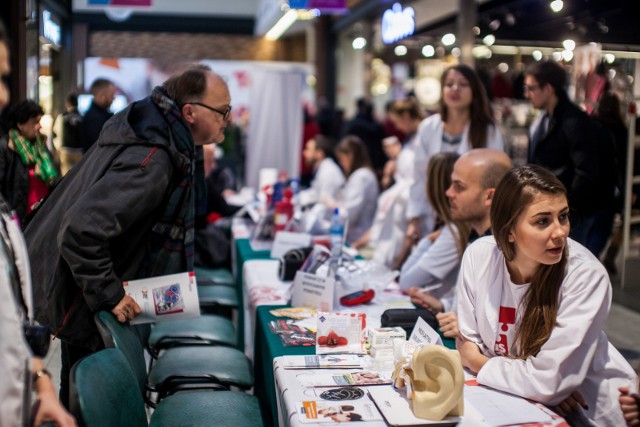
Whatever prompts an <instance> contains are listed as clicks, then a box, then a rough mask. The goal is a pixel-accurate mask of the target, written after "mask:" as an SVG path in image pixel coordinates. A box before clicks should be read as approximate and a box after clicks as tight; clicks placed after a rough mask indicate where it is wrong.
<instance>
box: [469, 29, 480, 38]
mask: <svg viewBox="0 0 640 427" xmlns="http://www.w3.org/2000/svg"><path fill="white" fill-rule="evenodd" d="M471 30H472V31H473V34H475V35H476V36H479V35H480V27H473V28H472V29H471Z"/></svg>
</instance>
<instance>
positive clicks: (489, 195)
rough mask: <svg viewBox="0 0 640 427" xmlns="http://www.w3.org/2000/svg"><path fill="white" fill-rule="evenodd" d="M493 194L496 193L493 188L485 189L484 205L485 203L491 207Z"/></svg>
mask: <svg viewBox="0 0 640 427" xmlns="http://www.w3.org/2000/svg"><path fill="white" fill-rule="evenodd" d="M495 192H496V189H495V188H487V189H486V190H485V194H486V199H485V200H486V201H485V203H487V204H488V205H491V201H492V200H493V195H494V193H495Z"/></svg>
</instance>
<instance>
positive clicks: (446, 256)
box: [399, 226, 460, 291]
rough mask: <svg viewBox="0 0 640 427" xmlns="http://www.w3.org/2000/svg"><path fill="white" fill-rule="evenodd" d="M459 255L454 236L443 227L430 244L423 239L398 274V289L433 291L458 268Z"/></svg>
mask: <svg viewBox="0 0 640 427" xmlns="http://www.w3.org/2000/svg"><path fill="white" fill-rule="evenodd" d="M459 262H460V254H459V253H458V245H457V244H456V240H455V236H454V235H453V233H452V232H451V230H450V229H449V227H447V226H445V227H443V228H442V231H441V232H440V236H438V238H437V239H436V240H435V241H434V242H433V243H432V242H431V241H430V240H429V239H428V238H427V237H423V238H422V240H421V241H420V243H419V244H418V247H417V248H416V249H415V250H414V252H413V253H412V254H411V256H410V257H409V259H408V260H407V262H406V263H405V265H403V266H402V271H401V272H400V281H399V284H400V288H401V289H409V288H410V287H412V286H417V287H423V288H425V289H427V290H429V291H433V290H435V289H438V288H440V287H442V286H443V283H442V282H443V279H444V278H445V277H447V275H448V274H449V273H450V272H451V271H452V270H453V269H455V268H458V266H459Z"/></svg>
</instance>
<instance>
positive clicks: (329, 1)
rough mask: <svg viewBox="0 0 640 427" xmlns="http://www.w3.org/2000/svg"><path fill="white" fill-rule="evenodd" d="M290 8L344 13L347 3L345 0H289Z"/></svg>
mask: <svg viewBox="0 0 640 427" xmlns="http://www.w3.org/2000/svg"><path fill="white" fill-rule="evenodd" d="M289 7H291V9H306V10H310V9H318V10H319V11H320V12H321V13H325V14H327V13H344V12H346V11H347V10H348V9H347V5H346V4H345V0H289Z"/></svg>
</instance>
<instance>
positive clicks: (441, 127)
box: [407, 64, 504, 239]
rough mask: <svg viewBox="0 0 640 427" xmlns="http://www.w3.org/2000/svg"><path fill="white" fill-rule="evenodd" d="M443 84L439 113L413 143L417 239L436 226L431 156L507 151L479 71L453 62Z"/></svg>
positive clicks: (412, 206)
mask: <svg viewBox="0 0 640 427" xmlns="http://www.w3.org/2000/svg"><path fill="white" fill-rule="evenodd" d="M440 86H441V93H440V112H439V114H433V115H432V116H429V117H427V118H426V119H424V120H423V121H422V123H420V127H419V128H418V133H417V136H416V140H415V143H414V155H415V159H414V167H413V176H414V180H413V184H412V185H411V197H410V198H409V205H408V208H407V215H408V217H409V218H411V222H410V225H409V227H408V230H407V234H408V235H410V236H412V235H413V236H415V237H416V239H417V238H418V237H420V236H422V235H424V234H426V233H430V232H431V231H433V227H434V225H435V214H434V213H433V209H432V208H431V205H429V203H427V200H426V196H425V193H424V189H425V180H426V176H427V165H428V164H429V159H430V158H431V156H433V155H434V154H436V153H440V152H456V153H458V154H463V153H466V152H467V151H469V150H472V149H474V148H493V149H495V150H500V151H502V150H504V143H503V141H502V136H501V135H500V132H499V130H498V127H497V125H496V124H495V123H494V121H493V115H492V113H491V108H490V106H489V99H488V98H487V94H486V91H485V89H484V86H483V85H482V82H481V80H480V77H479V76H478V73H476V72H475V70H474V69H473V68H471V67H469V66H468V65H464V64H458V65H454V66H453V67H450V68H448V69H447V70H446V71H445V72H444V73H443V74H442V78H441V80H440Z"/></svg>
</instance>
